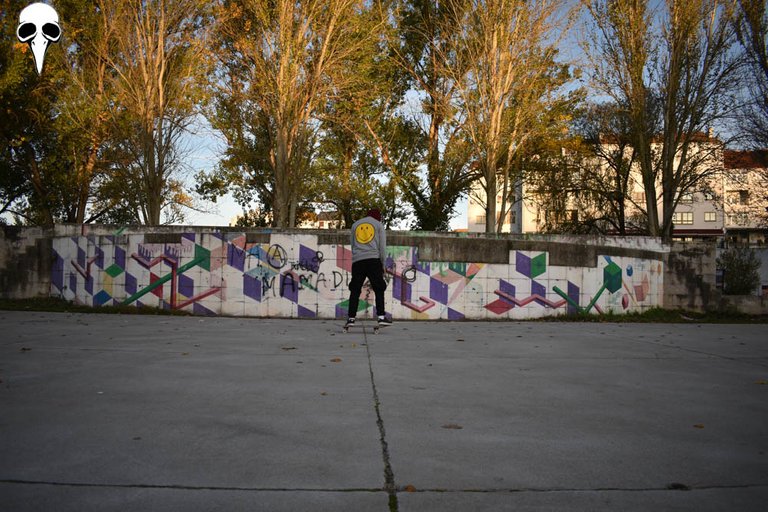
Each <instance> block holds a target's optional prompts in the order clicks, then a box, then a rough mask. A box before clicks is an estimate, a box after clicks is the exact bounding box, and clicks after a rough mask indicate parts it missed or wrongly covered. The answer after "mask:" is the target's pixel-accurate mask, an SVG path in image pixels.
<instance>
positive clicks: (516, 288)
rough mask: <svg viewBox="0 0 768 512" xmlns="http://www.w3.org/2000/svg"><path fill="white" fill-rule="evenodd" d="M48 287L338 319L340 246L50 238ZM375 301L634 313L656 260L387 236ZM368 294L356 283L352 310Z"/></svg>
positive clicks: (421, 307)
mask: <svg viewBox="0 0 768 512" xmlns="http://www.w3.org/2000/svg"><path fill="white" fill-rule="evenodd" d="M53 250H54V254H53V256H54V264H53V268H52V271H51V272H52V273H51V277H52V283H53V285H52V290H51V293H52V294H53V295H56V296H62V297H64V298H65V299H68V300H73V301H76V302H79V303H84V304H89V305H93V306H102V305H136V306H151V307H158V308H165V309H178V310H184V311H190V312H192V313H195V314H200V315H228V316H257V317H300V318H341V317H344V316H345V315H346V311H347V302H348V299H349V290H348V283H349V280H350V272H351V266H352V254H351V252H350V249H349V247H347V246H344V245H333V244H328V245H327V244H319V243H318V238H317V235H314V234H283V233H273V234H271V235H270V236H269V242H268V243H250V242H247V237H246V234H245V233H220V232H202V233H201V232H189V233H183V234H182V235H181V236H180V237H178V241H177V242H173V243H148V242H146V241H145V235H143V234H130V235H120V234H117V233H116V234H114V235H103V236H97V235H91V236H79V237H67V238H56V239H54V243H53ZM387 252H388V256H387V259H386V265H385V266H386V276H387V278H388V281H389V284H388V287H387V292H386V301H387V310H388V312H391V313H392V315H393V317H394V318H396V319H397V318H400V319H445V320H461V319H465V318H466V319H485V318H511V319H523V318H535V317H541V316H546V315H560V314H566V313H576V312H589V313H602V312H606V311H612V312H616V313H621V312H629V311H641V310H643V309H647V308H650V307H654V306H658V305H660V304H661V291H662V285H663V273H662V263H661V262H660V261H658V260H646V259H640V258H629V257H627V258H624V257H621V258H617V257H608V256H600V257H598V261H597V262H596V266H594V267H563V266H556V265H551V264H550V262H549V257H548V253H547V252H542V251H517V250H512V251H510V253H509V263H508V264H489V263H484V262H472V261H451V262H435V261H424V260H422V259H421V258H420V257H419V250H418V248H417V247H412V246H391V247H389V248H388V251H387ZM373 302H374V301H373V294H372V291H371V290H370V289H369V288H368V287H367V286H366V287H364V288H363V291H362V293H361V302H360V308H359V310H360V313H359V315H360V316H365V315H370V314H372V309H373Z"/></svg>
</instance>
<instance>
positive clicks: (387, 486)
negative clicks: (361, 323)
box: [363, 327, 398, 512]
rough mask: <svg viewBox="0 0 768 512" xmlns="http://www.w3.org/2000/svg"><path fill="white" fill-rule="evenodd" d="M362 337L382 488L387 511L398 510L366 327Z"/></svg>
mask: <svg viewBox="0 0 768 512" xmlns="http://www.w3.org/2000/svg"><path fill="white" fill-rule="evenodd" d="M363 339H364V340H365V351H366V354H367V355H368V371H369V372H370V374H371V389H372V391H373V407H374V409H375V411H376V425H377V426H378V427H379V440H380V441H381V456H382V458H383V460H384V490H385V491H386V492H387V494H388V495H389V511H390V512H398V503H397V486H396V485H395V473H394V471H393V470H392V463H391V462H390V458H389V445H388V444H387V437H386V431H385V429H384V420H383V419H382V417H381V402H380V401H379V392H378V390H377V389H376V378H375V377H374V374H373V362H372V361H371V346H370V342H369V341H368V329H367V327H364V328H363Z"/></svg>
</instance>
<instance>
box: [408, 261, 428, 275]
mask: <svg viewBox="0 0 768 512" xmlns="http://www.w3.org/2000/svg"><path fill="white" fill-rule="evenodd" d="M413 266H414V267H415V268H416V270H417V271H419V272H421V273H422V274H426V275H430V274H431V273H432V272H431V271H430V268H429V263H421V262H420V261H417V262H416V263H415V264H414V265H413Z"/></svg>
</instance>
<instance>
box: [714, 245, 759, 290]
mask: <svg viewBox="0 0 768 512" xmlns="http://www.w3.org/2000/svg"><path fill="white" fill-rule="evenodd" d="M717 266H718V268H721V269H723V292H724V293H725V294H726V295H750V294H752V293H754V291H755V288H757V285H759V284H760V274H759V273H758V270H759V269H760V260H758V259H757V256H756V255H755V251H753V250H752V249H750V248H749V247H732V248H730V249H728V250H726V251H725V252H724V253H723V254H722V255H720V257H719V258H717Z"/></svg>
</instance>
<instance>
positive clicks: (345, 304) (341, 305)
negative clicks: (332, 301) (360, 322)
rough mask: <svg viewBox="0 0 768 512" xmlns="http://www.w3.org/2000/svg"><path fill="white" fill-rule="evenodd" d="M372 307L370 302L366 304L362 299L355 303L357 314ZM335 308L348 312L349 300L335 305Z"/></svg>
mask: <svg viewBox="0 0 768 512" xmlns="http://www.w3.org/2000/svg"><path fill="white" fill-rule="evenodd" d="M372 305H373V303H372V302H367V301H365V300H363V299H360V301H359V302H358V303H357V311H358V313H359V312H360V311H367V310H368V308H370V307H371V306H372ZM336 307H339V308H342V309H344V310H345V311H349V300H345V301H344V302H339V303H338V304H336Z"/></svg>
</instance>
